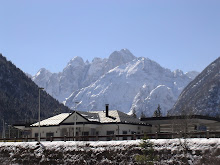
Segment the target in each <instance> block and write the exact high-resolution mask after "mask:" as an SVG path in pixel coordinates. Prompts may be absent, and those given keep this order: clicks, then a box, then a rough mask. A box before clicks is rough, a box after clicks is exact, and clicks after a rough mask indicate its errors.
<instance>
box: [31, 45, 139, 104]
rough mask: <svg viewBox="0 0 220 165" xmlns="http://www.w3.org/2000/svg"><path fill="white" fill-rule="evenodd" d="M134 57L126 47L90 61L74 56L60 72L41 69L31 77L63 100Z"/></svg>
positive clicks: (52, 94) (51, 93) (58, 98)
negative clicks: (105, 56) (107, 56)
mask: <svg viewBox="0 0 220 165" xmlns="http://www.w3.org/2000/svg"><path fill="white" fill-rule="evenodd" d="M135 58H136V57H135V56H134V55H133V54H132V53H131V52H130V51H129V50H127V49H122V50H120V51H114V52H113V53H112V54H111V55H110V56H109V58H108V59H101V58H94V60H93V61H92V62H91V63H89V62H84V61H83V59H82V58H81V57H74V58H73V59H72V60H71V61H70V62H69V63H68V64H67V66H66V67H65V68H64V69H63V71H62V72H60V73H53V74H52V73H50V72H49V71H47V70H46V69H41V70H40V71H39V72H38V73H37V74H36V75H35V76H34V77H33V81H34V82H35V83H36V84H37V85H38V86H40V87H43V88H45V90H46V91H47V92H48V93H49V94H50V95H51V96H53V97H54V98H56V99H57V100H59V101H60V102H63V101H65V99H66V98H67V97H69V96H70V95H71V93H72V92H74V91H77V90H79V89H81V88H84V87H86V86H89V85H90V84H91V83H93V82H95V81H96V80H97V79H99V78H100V77H101V76H102V75H104V74H105V73H106V72H108V71H109V70H111V69H113V68H115V67H116V66H119V65H121V64H125V63H127V62H129V61H131V60H133V59H135Z"/></svg>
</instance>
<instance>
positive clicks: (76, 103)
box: [74, 101, 79, 141]
mask: <svg viewBox="0 0 220 165" xmlns="http://www.w3.org/2000/svg"><path fill="white" fill-rule="evenodd" d="M78 104H79V102H78V101H76V102H75V112H74V115H75V116H74V141H76V108H77V105H78Z"/></svg>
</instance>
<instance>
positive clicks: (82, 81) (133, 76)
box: [33, 49, 196, 116]
mask: <svg viewBox="0 0 220 165" xmlns="http://www.w3.org/2000/svg"><path fill="white" fill-rule="evenodd" d="M193 75H194V76H195V75H196V74H193V73H192V74H184V73H183V72H182V71H181V70H176V71H174V72H171V71H170V70H169V69H165V68H163V67H161V66H160V65H159V64H157V63H156V62H154V61H152V60H150V59H148V58H143V57H140V58H137V57H135V56H134V55H133V54H132V53H131V52H130V51H129V50H127V49H122V50H120V51H115V52H113V53H112V54H111V55H110V56H109V58H106V59H101V58H94V59H93V61H92V62H91V63H89V62H88V61H87V62H84V61H83V59H82V58H80V57H75V58H73V59H72V60H71V61H70V62H69V63H68V65H67V66H66V67H65V68H64V70H63V71H62V72H60V73H50V72H49V71H47V70H45V69H41V70H40V71H39V72H38V73H37V74H36V76H34V78H33V80H34V81H35V82H36V83H37V84H38V85H39V86H41V87H44V88H45V89H46V91H47V92H48V93H49V94H51V95H52V96H53V97H55V98H56V99H58V100H59V101H60V102H64V103H65V105H67V106H69V107H70V108H72V109H73V108H74V106H75V102H76V101H77V102H78V101H79V102H80V103H79V104H78V106H77V109H78V110H83V111H89V110H102V109H103V107H104V104H106V103H108V104H110V108H111V109H117V110H120V111H123V112H126V113H128V112H129V111H132V110H133V109H135V110H136V112H137V115H139V114H140V113H141V112H142V111H143V112H144V113H145V114H146V115H147V116H152V114H153V112H154V110H155V109H156V108H157V106H158V104H160V106H161V108H162V111H163V114H164V115H165V114H166V113H167V110H169V109H171V108H172V106H173V105H174V103H175V101H176V100H177V98H178V96H179V94H180V93H181V91H182V90H183V88H184V87H185V86H186V85H187V84H188V83H189V82H190V81H191V80H192V79H193V78H194V77H193ZM66 98H67V99H66Z"/></svg>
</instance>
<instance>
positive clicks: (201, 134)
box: [0, 131, 220, 142]
mask: <svg viewBox="0 0 220 165" xmlns="http://www.w3.org/2000/svg"><path fill="white" fill-rule="evenodd" d="M144 136H146V137H148V138H150V139H172V138H207V139H209V138H220V132H209V131H206V132H190V133H181V132H179V133H147V134H130V135H105V136H76V137H74V136H63V137H52V136H51V137H41V140H42V141H57V140H58V141H74V140H76V141H100V140H101V141H102V140H104V141H106V140H136V139H141V138H143V137H144ZM28 141H37V138H36V137H35V138H27V137H26V138H16V137H15V138H1V139H0V142H28Z"/></svg>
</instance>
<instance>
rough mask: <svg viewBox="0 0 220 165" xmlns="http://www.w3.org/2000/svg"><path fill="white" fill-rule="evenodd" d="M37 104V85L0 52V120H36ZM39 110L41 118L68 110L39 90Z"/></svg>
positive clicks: (9, 121)
mask: <svg viewBox="0 0 220 165" xmlns="http://www.w3.org/2000/svg"><path fill="white" fill-rule="evenodd" d="M38 105H39V103H38V86H37V85H36V84H35V83H34V82H33V81H32V80H31V79H30V78H28V77H27V75H26V74H25V73H23V72H22V71H21V70H20V69H19V68H16V66H15V65H14V64H12V63H11V62H10V61H7V59H6V58H5V57H3V56H2V54H0V120H1V119H4V121H5V122H7V123H8V124H14V123H16V122H25V120H26V121H27V122H31V121H36V120H37V119H38ZM41 110H42V111H41V118H47V117H49V116H52V115H54V114H57V113H60V112H67V111H69V109H68V108H67V107H65V106H64V105H63V104H60V103H59V102H58V101H56V100H55V99H54V98H52V97H51V96H50V95H48V94H47V93H46V92H45V91H41ZM1 121H2V120H1ZM0 129H1V128H0Z"/></svg>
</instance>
